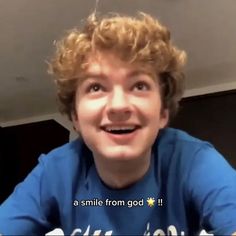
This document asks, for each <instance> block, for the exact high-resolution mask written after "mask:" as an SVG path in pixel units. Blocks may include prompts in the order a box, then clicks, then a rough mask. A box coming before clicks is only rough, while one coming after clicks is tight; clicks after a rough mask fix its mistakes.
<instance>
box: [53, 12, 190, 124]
mask: <svg viewBox="0 0 236 236" xmlns="http://www.w3.org/2000/svg"><path fill="white" fill-rule="evenodd" d="M96 51H97V52H103V51H110V52H113V53H115V54H116V55H117V56H119V57H120V59H122V60H124V61H127V62H129V63H145V64H149V65H151V67H152V68H153V69H154V71H155V73H156V75H157V78H159V83H160V87H161V99H162V106H163V108H166V109H168V110H169V114H170V118H173V117H174V115H175V114H176V112H177V110H178V103H179V100H180V99H181V97H182V95H183V90H184V73H183V66H184V64H185V60H186V54H185V52H184V51H181V50H179V49H177V48H176V47H175V46H174V45H173V44H172V42H171V40H170V32H169V31H168V29H167V28H166V27H164V26H163V25H161V24H160V22H159V21H158V20H156V19H154V18H153V17H151V16H150V15H148V14H145V13H142V12H140V13H138V15H137V17H135V18H134V17H127V16H121V15H119V14H115V15H109V16H106V17H102V18H101V19H98V17H97V16H96V15H95V14H92V15H90V16H89V17H88V18H87V20H86V22H85V25H84V27H83V29H82V30H79V29H78V28H75V29H73V30H71V31H70V32H68V33H67V35H66V36H65V37H64V38H63V39H62V40H60V41H58V42H57V43H56V52H55V55H54V57H53V58H52V59H51V61H50V63H49V73H51V74H53V75H55V81H56V84H57V93H58V98H59V102H60V111H61V112H62V113H65V114H67V115H68V117H69V119H70V120H71V119H72V114H73V113H74V112H75V93H76V88H77V84H78V83H79V81H80V76H79V75H80V74H81V73H82V72H83V71H84V70H85V68H86V62H87V61H88V58H89V55H91V53H93V52H96Z"/></svg>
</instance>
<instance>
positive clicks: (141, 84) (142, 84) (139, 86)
mask: <svg viewBox="0 0 236 236" xmlns="http://www.w3.org/2000/svg"><path fill="white" fill-rule="evenodd" d="M149 87H150V86H149V85H148V84H147V83H145V82H143V81H140V82H138V83H136V84H135V86H134V88H135V89H137V90H139V91H146V90H148V89H149Z"/></svg>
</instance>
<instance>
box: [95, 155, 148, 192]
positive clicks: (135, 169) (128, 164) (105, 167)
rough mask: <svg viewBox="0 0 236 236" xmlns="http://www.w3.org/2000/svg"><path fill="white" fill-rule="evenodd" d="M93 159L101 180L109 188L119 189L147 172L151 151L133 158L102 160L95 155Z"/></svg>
mask: <svg viewBox="0 0 236 236" xmlns="http://www.w3.org/2000/svg"><path fill="white" fill-rule="evenodd" d="M94 160H95V165H96V169H97V172H98V174H99V176H100V178H101V179H102V181H103V182H104V183H105V184H106V185H107V186H109V187H111V188H114V189H120V188H125V187H128V186H130V185H132V184H134V183H136V182H137V181H139V180H140V179H141V178H142V177H143V176H144V175H145V174H146V173H147V171H148V169H149V166H150V161H151V151H149V152H148V153H147V154H146V155H144V157H142V158H139V159H135V160H124V161H122V160H104V158H99V157H95V158H94Z"/></svg>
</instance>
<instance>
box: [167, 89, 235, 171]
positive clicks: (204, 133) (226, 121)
mask: <svg viewBox="0 0 236 236" xmlns="http://www.w3.org/2000/svg"><path fill="white" fill-rule="evenodd" d="M170 126H171V127H174V128H179V129H182V130H184V131H187V132H188V133H189V134H191V135H193V136H195V137H197V138H200V139H202V140H206V141H209V142H210V143H212V144H213V145H214V146H215V148H216V149H217V150H218V151H219V152H220V153H221V154H223V156H224V157H225V158H226V159H227V160H228V162H230V164H231V165H232V166H233V167H234V168H236V90H231V91H227V92H219V93H214V94H209V95H202V96H196V97H190V98H185V99H183V100H182V101H181V103H180V110H179V113H178V115H177V116H176V118H175V120H174V121H173V122H172V123H171V125H170Z"/></svg>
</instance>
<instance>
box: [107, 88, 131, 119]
mask: <svg viewBox="0 0 236 236" xmlns="http://www.w3.org/2000/svg"><path fill="white" fill-rule="evenodd" d="M107 113H108V116H109V118H110V119H117V120H125V119H127V118H129V116H130V114H131V107H130V102H129V98H128V94H127V93H126V92H125V91H124V90H123V89H122V88H116V89H114V90H113V91H112V93H111V95H110V96H109V98H108V102H107Z"/></svg>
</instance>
